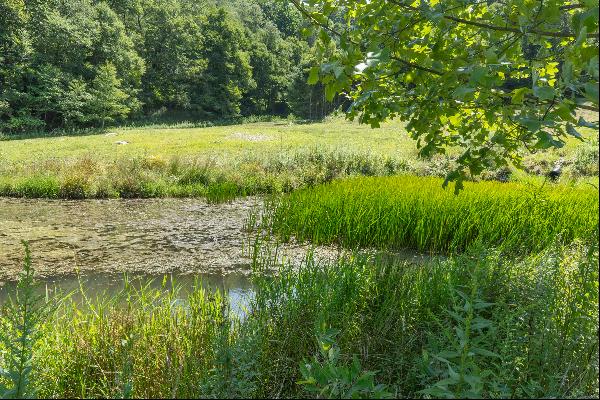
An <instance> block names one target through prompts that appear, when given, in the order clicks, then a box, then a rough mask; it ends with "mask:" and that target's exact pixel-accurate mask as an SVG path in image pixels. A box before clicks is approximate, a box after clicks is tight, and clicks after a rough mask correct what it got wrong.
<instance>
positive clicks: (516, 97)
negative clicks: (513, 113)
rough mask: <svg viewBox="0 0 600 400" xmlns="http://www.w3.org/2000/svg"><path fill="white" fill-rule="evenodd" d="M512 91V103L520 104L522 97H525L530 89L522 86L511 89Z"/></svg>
mask: <svg viewBox="0 0 600 400" xmlns="http://www.w3.org/2000/svg"><path fill="white" fill-rule="evenodd" d="M512 93H513V95H512V99H511V103H512V104H522V103H523V99H524V98H525V95H527V94H528V93H531V89H529V88H527V87H522V88H518V89H515V90H513V92H512Z"/></svg>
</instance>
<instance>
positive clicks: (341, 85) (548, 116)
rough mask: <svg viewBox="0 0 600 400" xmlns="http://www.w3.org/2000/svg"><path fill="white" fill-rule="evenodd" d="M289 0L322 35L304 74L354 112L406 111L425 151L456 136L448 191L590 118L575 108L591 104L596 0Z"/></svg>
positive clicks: (378, 115) (374, 118)
mask: <svg viewBox="0 0 600 400" xmlns="http://www.w3.org/2000/svg"><path fill="white" fill-rule="evenodd" d="M292 3H294V5H296V7H297V8H298V9H299V10H300V11H301V12H302V13H303V14H304V15H305V17H306V19H307V20H308V21H310V22H311V24H312V25H313V26H314V27H315V29H314V31H313V32H312V34H313V35H314V36H315V37H318V39H319V40H318V43H319V53H318V54H319V57H318V58H320V65H317V66H314V67H313V68H312V69H311V71H310V74H309V83H313V84H316V83H317V82H320V83H322V84H323V85H325V94H326V95H327V97H328V99H330V100H331V99H333V98H334V97H335V96H336V95H338V94H344V95H346V96H348V97H349V98H350V100H351V101H352V104H351V105H350V107H349V108H348V110H347V116H348V117H349V118H351V119H354V118H358V119H359V121H360V122H362V123H366V124H370V125H371V126H372V127H379V125H380V123H381V122H383V121H385V120H388V119H391V118H399V119H401V120H402V121H405V122H407V129H408V130H409V133H410V135H411V137H412V138H413V139H415V140H416V141H417V147H418V148H419V149H420V154H421V155H422V156H424V157H429V156H432V155H434V154H439V153H445V152H446V151H447V149H449V148H453V147H454V148H458V149H459V150H460V151H461V152H462V154H461V155H460V157H458V159H457V166H456V168H454V169H453V170H452V171H451V172H450V173H448V175H447V176H446V181H445V182H444V185H447V184H448V182H449V181H455V182H456V186H455V190H456V191H458V190H460V189H461V188H462V182H463V180H465V179H466V178H467V177H469V176H472V175H479V174H480V173H481V172H482V171H484V170H489V169H495V168H498V167H502V166H506V165H508V164H509V163H513V164H515V165H517V166H519V165H520V162H521V160H522V157H523V153H524V152H527V151H529V152H533V151H538V150H546V149H550V148H561V147H563V146H564V145H565V143H566V140H567V138H568V137H575V138H578V139H582V135H581V133H580V132H579V130H581V129H580V128H579V127H589V126H593V125H592V124H590V123H589V122H587V121H585V119H583V118H582V117H580V116H579V115H578V114H577V113H576V111H577V110H581V109H587V110H592V111H595V112H598V1H597V0H585V1H577V2H565V1H562V0H551V1H532V0H509V1H465V0H445V1H440V0H416V1H412V0H410V1H403V0H398V1H386V0H357V1H347V0H308V1H300V0H292ZM332 47H336V48H337V51H331V48H332Z"/></svg>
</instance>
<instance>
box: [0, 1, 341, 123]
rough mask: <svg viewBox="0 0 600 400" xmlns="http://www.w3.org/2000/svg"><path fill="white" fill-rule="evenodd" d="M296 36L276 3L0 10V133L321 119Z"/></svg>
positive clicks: (304, 50) (293, 16)
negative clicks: (252, 118) (151, 122)
mask: <svg viewBox="0 0 600 400" xmlns="http://www.w3.org/2000/svg"><path fill="white" fill-rule="evenodd" d="M303 25H304V22H303V20H302V16H301V14H300V13H299V12H298V11H297V10H296V9H295V8H294V7H293V6H292V5H289V4H288V3H286V2H280V1H277V0H233V1H223V0H201V1H194V0H108V1H95V0H70V1H64V0H43V1H42V0H0V131H2V132H4V133H9V134H10V133H19V132H27V131H44V130H53V129H78V128H84V127H104V126H105V125H107V124H115V123H122V122H124V121H127V120H136V119H137V120H139V119H148V118H155V119H160V118H186V119H193V120H224V119H232V118H236V117H239V116H249V115H280V116H286V115H289V114H294V115H296V116H298V117H300V118H307V119H318V118H322V117H323V116H325V115H326V114H327V113H328V112H331V111H332V110H333V109H334V108H335V106H336V105H338V104H339V100H335V101H334V102H333V103H328V102H326V101H325V96H324V91H323V87H322V86H321V85H320V84H318V85H314V86H311V85H308V84H307V77H308V70H309V68H310V66H311V65H312V64H314V62H315V61H316V59H317V51H316V50H315V48H314V47H313V43H312V42H313V40H312V39H311V38H310V37H304V36H303V35H302V34H301V32H302V30H303Z"/></svg>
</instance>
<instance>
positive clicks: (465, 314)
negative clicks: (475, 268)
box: [419, 281, 508, 399]
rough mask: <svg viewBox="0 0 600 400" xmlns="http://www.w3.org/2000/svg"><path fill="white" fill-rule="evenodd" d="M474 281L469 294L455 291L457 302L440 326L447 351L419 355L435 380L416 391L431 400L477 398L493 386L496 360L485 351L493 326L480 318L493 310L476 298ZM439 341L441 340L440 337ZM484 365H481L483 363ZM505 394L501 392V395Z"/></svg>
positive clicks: (494, 356)
mask: <svg viewBox="0 0 600 400" xmlns="http://www.w3.org/2000/svg"><path fill="white" fill-rule="evenodd" d="M475 282H476V281H474V284H473V286H472V290H471V292H470V293H468V294H465V293H463V292H462V291H460V290H455V293H456V295H457V296H458V300H460V302H459V303H458V304H456V300H455V305H454V306H453V307H452V309H451V310H448V315H449V317H450V327H447V326H442V331H443V332H444V336H445V337H446V339H447V340H448V341H449V343H448V344H449V345H450V346H449V348H448V349H446V350H442V351H440V352H438V353H437V354H432V355H431V358H430V354H429V352H428V351H426V350H425V351H424V352H423V358H424V362H425V363H426V365H427V366H426V368H427V372H428V374H429V375H430V376H433V377H434V378H435V379H438V380H437V381H436V382H435V383H433V384H430V385H428V387H427V388H426V389H423V390H421V391H419V393H421V394H424V395H429V396H432V397H434V398H449V399H454V398H481V397H483V396H484V394H485V393H487V391H488V389H489V388H488V386H490V385H493V386H494V387H493V389H494V390H496V389H497V388H498V387H500V385H497V384H495V383H493V382H494V373H493V372H492V370H493V368H491V365H490V364H491V363H493V361H494V360H497V361H498V360H499V359H500V356H499V355H498V354H496V353H494V352H492V351H490V350H489V344H490V343H491V342H493V340H491V336H492V332H493V331H494V327H493V322H492V321H491V320H489V319H487V318H485V317H483V316H482V314H483V312H484V311H485V310H487V309H488V308H490V307H492V306H494V304H493V303H487V302H485V301H483V300H482V299H480V298H479V297H478V293H477V285H476V283H475ZM442 337H443V336H442ZM484 361H485V362H484ZM507 394H508V393H506V391H504V392H503V393H502V395H504V396H506V395H507Z"/></svg>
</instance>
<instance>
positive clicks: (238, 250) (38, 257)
mask: <svg viewBox="0 0 600 400" xmlns="http://www.w3.org/2000/svg"><path fill="white" fill-rule="evenodd" d="M260 204H261V200H260V199H258V198H246V199H240V200H235V201H233V202H230V203H223V204H208V203H206V202H205V201H203V200H197V199H143V200H141V199H138V200H81V201H64V200H40V199H10V198H0V281H9V280H14V279H15V278H16V276H17V274H18V272H19V271H20V269H21V265H22V260H23V254H24V252H23V246H22V245H21V243H20V241H21V240H27V241H29V243H30V249H31V253H32V259H33V265H34V268H35V270H36V273H37V275H38V276H39V277H42V278H56V277H59V276H69V275H73V274H75V273H79V274H83V275H86V274H93V273H94V274H99V273H104V274H121V273H123V272H129V273H143V274H148V275H153V276H156V275H162V274H165V273H184V274H201V273H202V274H213V275H220V276H224V275H228V274H231V273H236V274H248V273H249V272H250V263H251V257H250V254H249V250H248V248H247V246H244V243H247V238H248V234H247V233H246V232H244V224H245V221H246V218H247V216H248V214H249V212H250V210H251V209H252V208H253V207H257V206H260ZM245 248H246V249H245ZM307 248H308V247H307V246H301V245H294V244H286V245H283V246H280V249H279V254H280V257H285V258H286V259H288V260H290V261H291V262H295V261H297V262H299V261H300V260H302V259H303V258H304V255H305V252H306V249H307ZM318 254H319V255H320V256H322V257H324V258H327V259H329V258H335V256H336V254H337V251H336V250H335V249H329V248H321V249H319V250H318Z"/></svg>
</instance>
